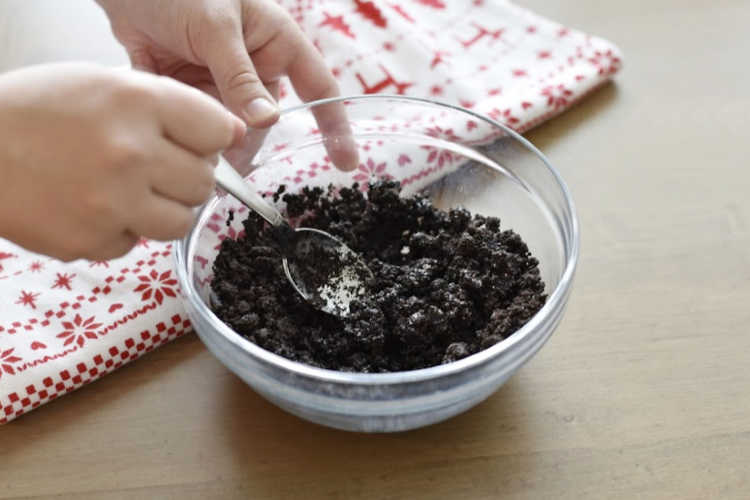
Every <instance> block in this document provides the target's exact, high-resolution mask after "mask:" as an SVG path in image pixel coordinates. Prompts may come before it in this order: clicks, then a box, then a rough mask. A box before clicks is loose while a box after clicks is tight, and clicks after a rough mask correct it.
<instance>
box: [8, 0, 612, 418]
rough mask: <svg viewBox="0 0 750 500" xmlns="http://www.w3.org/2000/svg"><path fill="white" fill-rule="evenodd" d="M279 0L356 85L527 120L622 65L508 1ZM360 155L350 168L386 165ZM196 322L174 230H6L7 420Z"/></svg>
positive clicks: (345, 80) (419, 165)
mask: <svg viewBox="0 0 750 500" xmlns="http://www.w3.org/2000/svg"><path fill="white" fill-rule="evenodd" d="M280 3H281V5H282V6H284V7H285V8H286V9H287V10H288V11H289V12H290V13H291V15H292V17H294V19H295V20H296V21H297V22H298V23H299V24H300V26H301V27H302V29H303V30H304V32H305V33H306V34H307V36H308V37H309V38H310V39H311V40H312V41H313V43H314V44H315V45H316V47H317V48H318V49H319V50H320V52H321V53H322V54H323V56H324V58H325V59H326V62H327V63H328V65H329V67H330V68H331V70H332V72H333V73H334V75H335V76H336V78H337V79H338V81H339V83H340V86H341V89H342V92H343V93H344V94H346V95H355V94H369V93H386V94H402V95H410V96H418V97H429V98H434V99H437V100H440V101H444V102H448V103H451V104H456V105H460V106H463V107H466V108H469V109H472V110H474V111H477V112H480V113H483V114H486V115H488V116H490V117H492V118H493V119H495V120H497V121H500V122H502V123H505V124H506V125H508V126H509V127H511V128H513V129H515V130H517V131H519V132H523V131H525V130H528V129H529V128H531V127H533V126H535V125H537V124H539V123H541V122H543V121H545V120H547V119H549V118H551V117H553V116H554V115H556V114H558V113H560V112H562V111H563V110H565V109H567V108H568V107H570V106H571V105H572V104H573V103H574V102H575V101H576V100H578V99H580V98H581V97H583V96H585V95H586V94H587V93H589V92H590V91H591V90H593V89H595V88H597V87H599V86H601V85H602V84H604V83H606V82H607V81H608V80H609V79H610V78H611V77H612V75H614V74H615V73H616V72H617V71H618V70H619V68H620V66H621V60H622V58H621V55H620V52H619V50H618V49H617V47H615V46H614V45H613V44H612V43H610V42H608V41H606V40H603V39H601V38H597V37H594V36H591V35H588V34H585V33H582V32H580V31H578V30H575V29H573V28H570V27H567V26H563V25H561V24H559V23H556V22H554V21H551V20H549V19H546V18H544V17H542V16H539V15H537V14H535V13H533V12H531V11H529V10H526V9H524V8H521V7H519V6H517V5H515V4H513V3H510V2H506V1H502V0H465V1H458V0H457V1H451V2H448V0H405V1H395V0H281V1H280ZM290 88H291V87H290V85H289V84H288V82H282V86H281V94H282V97H281V104H282V106H290V105H293V104H296V103H298V102H299V101H298V100H297V98H296V97H295V96H294V95H292V92H291V91H290ZM452 126H453V125H452ZM467 126H468V124H467ZM443 132H446V131H445V130H443ZM361 160H362V164H361V165H360V166H359V168H358V169H357V170H355V171H354V172H352V173H351V174H349V175H351V177H352V181H354V180H362V179H367V178H369V177H370V176H371V175H372V174H373V173H374V172H373V169H377V168H378V164H377V163H374V162H368V161H367V158H362V159H361ZM424 161H425V162H428V163H429V162H430V161H440V158H438V157H435V158H432V159H430V158H429V156H428V157H426V158H425V160H424ZM426 166H428V165H425V164H424V162H414V164H413V166H407V168H404V169H401V170H400V171H402V172H404V175H405V176H407V175H408V176H410V177H411V178H416V179H422V180H426V179H427V178H426V177H420V176H419V175H417V174H419V172H420V169H424V168H426ZM319 167H320V168H318V169H316V170H315V171H311V170H310V169H298V168H297V167H296V166H294V165H290V166H289V167H288V168H287V169H286V170H283V169H282V170H280V171H279V172H278V178H277V179H276V180H275V181H274V182H275V183H283V182H295V181H296V180H298V181H300V182H301V181H304V180H305V179H304V178H303V176H305V175H310V174H312V175H316V176H318V180H319V181H320V180H321V179H325V175H326V172H330V171H331V167H330V165H327V166H326V165H320V166H319ZM325 167H328V168H325ZM266 182H268V183H269V184H270V181H266ZM71 237H75V236H74V235H71ZM189 331H190V322H189V320H188V318H187V316H186V314H185V312H184V309H183V307H182V305H181V302H180V299H179V292H178V288H177V281H176V276H175V271H174V266H173V261H172V244H171V243H161V242H154V241H148V240H141V241H140V242H139V243H138V245H137V246H136V247H135V248H134V249H133V250H132V251H131V252H130V253H129V254H128V255H126V256H125V257H122V258H119V259H115V260H111V261H106V262H105V261H102V262H85V261H77V262H73V263H67V264H65V263H61V262H59V261H56V260H54V259H51V258H49V257H45V256H42V255H37V254H33V253H30V252H28V251H26V250H24V249H22V248H20V247H18V246H16V245H14V244H12V243H10V242H8V241H5V240H1V239H0V424H2V423H6V422H8V421H10V420H12V419H14V418H16V417H18V416H20V415H22V414H23V413H25V412H28V411H29V410H31V409H33V408H36V407H37V406H39V405H42V404H44V403H46V402H49V401H51V400H53V399H55V398H58V397H60V396H62V395H64V394H66V393H68V392H71V391H73V390H75V389H77V388H78V387H81V386H82V385H84V384H87V383H89V382H92V381H94V380H96V379H97V378H99V377H101V376H103V375H105V374H107V373H110V372H112V371H113V370H115V369H117V368H118V367H120V366H122V365H123V364H125V363H128V362H130V361H133V360H134V359H137V358H138V357H140V356H141V355H143V354H144V353H146V352H149V351H151V350H153V349H154V348H156V347H159V346H161V345H163V344H165V343H167V342H169V341H170V340H172V339H175V338H177V337H179V336H181V335H183V334H185V333H186V332H189Z"/></svg>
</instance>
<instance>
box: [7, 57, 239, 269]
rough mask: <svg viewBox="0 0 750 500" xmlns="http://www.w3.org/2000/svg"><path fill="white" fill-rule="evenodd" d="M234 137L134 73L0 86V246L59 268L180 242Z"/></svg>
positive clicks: (185, 97) (42, 75)
mask: <svg viewBox="0 0 750 500" xmlns="http://www.w3.org/2000/svg"><path fill="white" fill-rule="evenodd" d="M244 133H245V125H244V124H243V123H242V122H241V120H239V119H238V118H237V117H235V116H234V115H232V114H231V113H229V111H227V110H226V109H225V108H224V107H222V106H221V104H220V103H218V102H216V101H215V100H214V99H213V98H211V97H209V96H207V95H205V94H203V93H202V92H199V91H197V90H195V89H193V88H191V87H188V86H185V85H183V84H181V83H179V82H176V81H174V80H171V79H167V78H162V77H157V76H154V75H150V74H147V73H143V72H137V71H117V70H108V69H104V68H101V67H97V66H92V65H78V64H76V65H73V64H59V65H46V66H37V67H33V68H29V69H23V70H19V71H14V72H10V73H7V74H5V75H0V235H2V236H4V237H7V238H9V239H11V240H13V241H15V242H17V243H18V244H20V245H22V246H24V247H26V248H27V249H29V250H32V251H36V252H41V253H45V254H48V255H51V256H54V257H58V258H60V259H63V260H73V259H76V258H88V259H109V258H114V257H118V256H120V255H123V254H125V253H126V252H128V250H130V249H131V248H132V247H133V245H134V244H135V243H136V242H137V240H138V237H140V236H144V237H148V238H156V239H162V240H168V239H173V238H178V237H181V236H183V235H184V234H185V232H186V231H187V230H188V228H189V227H190V224H191V222H192V220H193V214H192V211H191V208H190V207H192V206H194V205H197V204H200V203H202V202H203V201H205V200H206V199H207V198H208V197H209V195H211V194H212V192H213V188H214V182H213V173H212V168H213V166H212V161H213V158H214V156H215V155H216V154H217V153H218V152H220V151H221V150H223V149H224V148H227V147H229V146H230V145H231V144H233V143H234V142H235V141H237V140H238V139H239V138H240V137H241V136H242V135H243V134H244Z"/></svg>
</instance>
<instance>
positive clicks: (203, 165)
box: [149, 140, 215, 206]
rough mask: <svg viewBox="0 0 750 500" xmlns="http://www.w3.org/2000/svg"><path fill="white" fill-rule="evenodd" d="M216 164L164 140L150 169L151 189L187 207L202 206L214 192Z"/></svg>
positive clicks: (209, 159)
mask: <svg viewBox="0 0 750 500" xmlns="http://www.w3.org/2000/svg"><path fill="white" fill-rule="evenodd" d="M212 161H213V158H201V157H199V156H196V155H194V154H193V153H191V152H189V151H186V150H184V149H182V148H181V147H180V146H177V145H175V144H173V143H171V142H169V141H167V140H163V141H162V144H160V145H159V146H158V147H157V151H156V152H155V165H154V167H153V168H151V169H150V170H149V175H150V176H151V187H152V189H153V191H154V192H155V193H156V194H158V195H161V196H163V197H165V198H169V199H170V200H173V201H176V202H179V203H181V204H183V205H187V206H196V205H200V204H201V203H203V202H204V201H206V200H207V199H208V198H209V197H210V196H211V195H212V194H213V192H214V187H215V185H214V176H213V165H212Z"/></svg>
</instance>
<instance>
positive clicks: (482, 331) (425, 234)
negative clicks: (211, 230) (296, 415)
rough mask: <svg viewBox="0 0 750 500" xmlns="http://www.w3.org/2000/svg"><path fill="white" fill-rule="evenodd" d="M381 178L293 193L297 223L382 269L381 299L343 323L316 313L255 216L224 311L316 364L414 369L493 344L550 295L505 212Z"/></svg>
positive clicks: (376, 290) (218, 308) (219, 275)
mask: <svg viewBox="0 0 750 500" xmlns="http://www.w3.org/2000/svg"><path fill="white" fill-rule="evenodd" d="M399 190H400V188H399V185H398V184H397V183H395V182H392V181H381V182H378V183H375V184H373V185H371V186H370V189H369V193H368V195H367V197H365V195H363V194H362V193H361V192H360V191H359V190H358V189H357V188H356V187H353V188H345V189H341V190H339V191H338V192H336V195H335V196H333V194H332V193H333V190H332V189H329V192H327V193H326V192H324V190H322V189H320V188H312V189H311V188H305V189H303V191H302V192H301V193H300V194H284V195H283V197H282V193H283V189H280V190H279V192H278V193H276V194H275V195H274V199H278V198H279V197H282V198H283V200H284V201H285V202H286V204H287V212H288V214H289V216H290V217H300V216H303V215H304V217H305V218H304V223H303V225H304V226H307V227H313V228H318V229H323V230H325V231H328V232H330V233H331V234H333V235H334V236H336V237H337V238H339V239H340V240H342V241H343V242H344V243H346V244H347V245H348V246H349V247H350V248H351V249H352V250H354V251H355V252H358V253H360V254H361V256H362V258H363V259H364V261H365V262H366V263H367V265H368V267H369V268H370V270H371V271H372V272H373V274H374V278H373V279H371V280H368V283H367V286H368V288H369V293H368V294H367V295H366V296H365V297H364V298H363V299H361V300H354V301H353V302H352V303H351V305H350V308H351V315H350V316H349V317H347V318H346V319H342V318H339V317H336V316H333V315H330V314H327V313H324V312H321V311H319V310H317V309H315V308H314V307H313V306H312V305H310V304H308V303H307V302H305V301H304V299H302V297H300V296H299V295H298V294H297V293H296V292H295V291H294V289H293V288H292V286H291V285H290V284H289V282H288V281H287V280H286V278H285V276H284V271H283V269H282V266H281V258H280V255H279V241H280V240H279V235H278V233H275V232H274V231H270V230H268V229H267V225H266V224H265V223H264V222H263V220H262V219H261V218H260V217H259V216H257V215H255V214H250V215H249V217H248V218H247V219H246V220H245V221H244V222H243V224H244V226H245V234H246V236H245V237H244V238H242V239H240V240H231V239H226V240H224V241H223V242H222V246H221V250H220V252H219V255H218V256H217V258H216V261H215V262H214V280H213V282H212V284H211V287H212V289H213V292H214V295H215V297H216V298H217V301H216V303H215V304H214V310H215V312H216V314H217V315H218V316H219V317H220V318H221V319H222V320H223V321H225V322H227V323H228V324H229V325H230V326H231V327H232V328H233V329H234V330H236V331H237V332H239V333H240V334H241V335H243V336H245V337H247V338H248V339H249V340H251V341H253V342H255V343H256V344H258V345H259V346H261V347H263V348H264V349H267V350H269V351H272V352H274V353H276V354H279V355H281V356H284V357H286V358H289V359H292V360H295V361H300V362H303V363H307V364H310V365H314V366H319V367H324V368H330V369H333V370H343V371H352V372H390V371H402V370H413V369H418V368H425V367H429V366H434V365H438V364H441V363H449V362H452V361H456V360H458V359H461V358H464V357H466V356H469V355H471V354H474V353H476V352H478V351H480V350H482V349H486V348H488V347H491V346H492V345H494V344H495V343H497V342H499V341H500V340H502V339H504V338H506V337H507V336H509V335H511V334H512V333H513V332H515V331H516V330H517V329H518V328H520V327H521V326H522V325H523V324H524V323H526V322H527V321H528V320H529V319H530V318H531V317H532V316H533V315H534V314H535V313H536V312H537V311H538V310H539V309H540V308H541V307H542V306H543V305H544V301H545V300H546V295H545V294H544V284H543V282H542V280H541V278H540V276H539V268H538V261H537V260H536V259H535V258H534V257H532V256H531V254H530V253H529V250H528V248H527V246H526V244H525V243H524V242H523V240H522V239H521V238H520V237H519V236H518V235H517V234H516V233H514V232H513V231H510V230H506V231H501V230H500V221H499V220H498V219H496V218H493V217H484V216H481V215H474V216H472V215H471V214H470V213H469V212H468V211H466V210H463V209H454V210H450V211H448V212H445V211H441V210H438V209H436V208H435V207H433V206H432V204H431V202H430V201H429V200H428V199H427V198H424V197H421V196H415V197H411V198H401V197H400V196H399Z"/></svg>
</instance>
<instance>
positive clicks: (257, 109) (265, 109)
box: [245, 97, 279, 125]
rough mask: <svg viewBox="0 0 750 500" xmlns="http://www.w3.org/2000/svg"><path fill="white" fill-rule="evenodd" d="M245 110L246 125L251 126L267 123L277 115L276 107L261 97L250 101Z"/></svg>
mask: <svg viewBox="0 0 750 500" xmlns="http://www.w3.org/2000/svg"><path fill="white" fill-rule="evenodd" d="M245 110H246V111H247V117H248V123H250V124H251V125H252V124H262V123H265V122H268V121H269V120H272V119H273V118H275V117H276V115H277V114H278V113H279V109H278V108H277V107H276V105H275V104H273V103H271V101H269V100H268V99H265V98H263V97H258V98H256V99H253V100H252V101H250V104H248V105H247V108H245Z"/></svg>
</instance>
